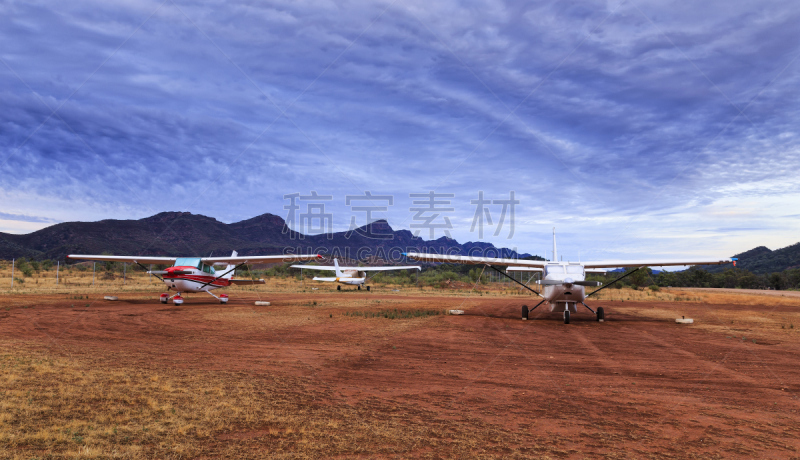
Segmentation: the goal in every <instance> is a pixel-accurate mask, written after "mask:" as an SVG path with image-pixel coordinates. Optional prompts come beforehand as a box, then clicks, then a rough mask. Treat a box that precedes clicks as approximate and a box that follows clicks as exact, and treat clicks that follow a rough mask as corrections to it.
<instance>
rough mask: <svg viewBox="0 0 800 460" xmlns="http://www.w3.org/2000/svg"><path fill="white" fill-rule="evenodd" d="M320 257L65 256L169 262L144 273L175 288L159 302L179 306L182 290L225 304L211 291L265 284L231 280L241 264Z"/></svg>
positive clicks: (258, 281) (100, 260)
mask: <svg viewBox="0 0 800 460" xmlns="http://www.w3.org/2000/svg"><path fill="white" fill-rule="evenodd" d="M320 257H322V256H320V255H319V254H310V255H293V254H284V255H275V256H246V257H239V256H238V255H237V253H236V251H233V253H232V254H231V256H230V257H148V256H103V255H83V254H70V255H68V256H67V259H75V260H92V261H96V262H131V263H134V264H137V265H139V266H140V267H142V268H144V269H145V270H147V267H145V266H144V264H157V265H172V266H171V267H168V268H167V269H166V270H148V271H147V273H149V274H151V275H155V276H156V277H157V278H158V279H160V280H161V281H163V282H164V284H166V285H167V290H170V289H174V290H175V291H177V293H176V294H174V295H173V296H172V297H170V296H169V294H167V293H164V294H161V303H167V302H168V301H169V300H170V299H171V300H172V302H173V303H174V304H175V305H180V304H182V303H183V297H181V292H207V293H208V294H209V295H211V296H212V297H214V298H216V299H217V300H219V301H220V303H226V302H227V301H228V295H227V294H222V295H220V296H219V297H217V296H215V295H214V294H211V291H213V290H214V289H219V288H221V287H227V286H230V285H231V284H235V285H247V284H264V280H263V279H259V280H238V279H234V278H233V274H234V272H235V271H236V269H237V268H239V267H241V266H242V265H244V264H264V263H267V264H268V263H275V262H298V261H304V260H313V259H317V258H320ZM215 266H216V268H215ZM220 273H221V274H220ZM162 276H163V278H162Z"/></svg>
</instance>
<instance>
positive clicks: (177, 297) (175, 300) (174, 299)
mask: <svg viewBox="0 0 800 460" xmlns="http://www.w3.org/2000/svg"><path fill="white" fill-rule="evenodd" d="M172 303H174V304H175V305H183V297H181V293H180V292H179V293H177V294H176V295H175V296H174V297H172Z"/></svg>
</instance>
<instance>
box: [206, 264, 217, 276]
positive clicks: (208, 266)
mask: <svg viewBox="0 0 800 460" xmlns="http://www.w3.org/2000/svg"><path fill="white" fill-rule="evenodd" d="M203 271H204V272H206V273H209V274H212V275H213V274H214V267H212V266H211V265H206V264H203Z"/></svg>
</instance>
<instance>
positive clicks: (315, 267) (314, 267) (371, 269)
mask: <svg viewBox="0 0 800 460" xmlns="http://www.w3.org/2000/svg"><path fill="white" fill-rule="evenodd" d="M292 268H302V269H304V270H330V271H335V270H336V267H334V266H332V265H330V266H328V265H292ZM412 268H413V269H417V270H422V267H420V266H419V265H403V266H387V267H339V270H341V271H343V272H344V271H359V272H380V271H387V270H410V269H412Z"/></svg>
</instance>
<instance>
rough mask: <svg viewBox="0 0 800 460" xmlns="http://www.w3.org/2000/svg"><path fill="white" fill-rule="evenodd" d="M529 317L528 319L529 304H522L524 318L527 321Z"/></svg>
mask: <svg viewBox="0 0 800 460" xmlns="http://www.w3.org/2000/svg"><path fill="white" fill-rule="evenodd" d="M527 319H528V306H527V305H523V306H522V320H523V321H526V320H527Z"/></svg>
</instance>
